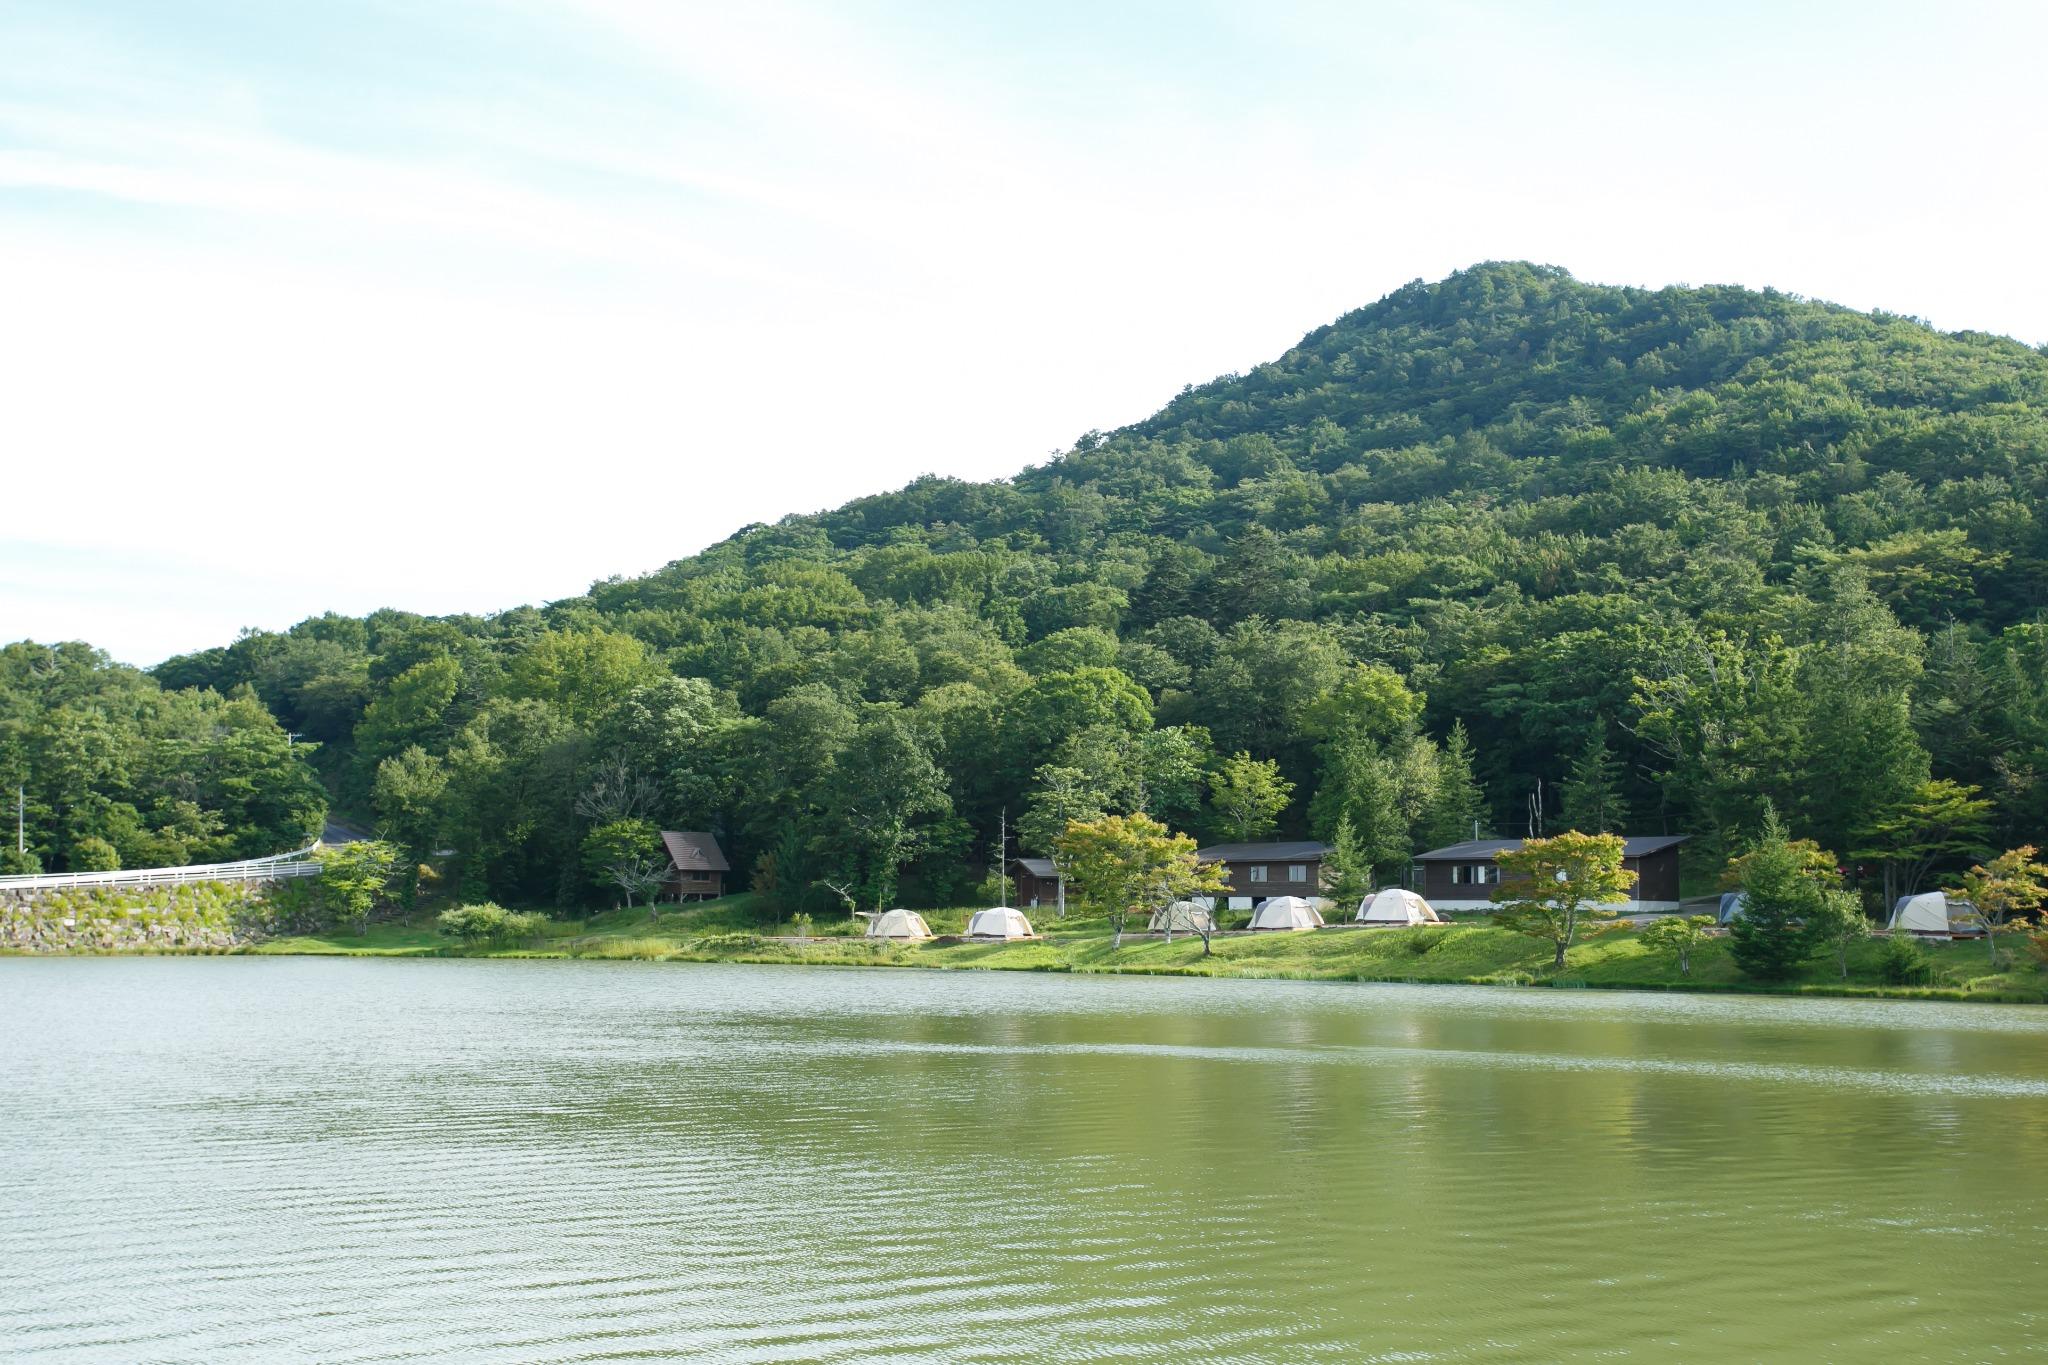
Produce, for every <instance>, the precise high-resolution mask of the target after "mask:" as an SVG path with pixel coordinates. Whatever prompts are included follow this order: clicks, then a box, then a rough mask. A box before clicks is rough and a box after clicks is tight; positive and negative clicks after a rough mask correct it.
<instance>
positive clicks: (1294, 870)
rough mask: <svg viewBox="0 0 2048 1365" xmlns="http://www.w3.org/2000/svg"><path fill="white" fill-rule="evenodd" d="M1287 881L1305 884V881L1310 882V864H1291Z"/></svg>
mask: <svg viewBox="0 0 2048 1365" xmlns="http://www.w3.org/2000/svg"><path fill="white" fill-rule="evenodd" d="M1287 880H1288V881H1290V882H1305V881H1307V880H1308V864H1307V863H1289V864H1288V865H1287Z"/></svg>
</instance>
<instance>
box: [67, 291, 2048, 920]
mask: <svg viewBox="0 0 2048 1365" xmlns="http://www.w3.org/2000/svg"><path fill="white" fill-rule="evenodd" d="M961 439H962V440H963V441H971V440H972V439H973V433H965V432H964V433H961ZM2044 493H2048V356H2044V355H2043V354H2042V353H2040V352H2037V351H2034V350H2031V349H2029V348H2027V347H2025V346H2022V345H2019V344H2018V343H2015V342H2012V341H2009V340H2004V339H2000V338H1996V337H1990V336H1983V335H1975V334H1956V335H1943V334H1939V333H1936V332H1935V331H1933V330H1931V329H1930V328H1928V327H1926V326H1925V325H1923V324H1921V323H1919V322H1916V321H1913V320H1910V319H1906V318H1901V317H1893V316H1888V315H1866V314H1860V313H1856V312H1852V311H1849V310H1847V309H1843V308H1838V307H1832V306H1829V305H1825V304H1819V303H1813V302H1809V301H1805V300H1802V299H1799V298H1796V297H1792V296H1788V295H1783V294H1777V293H1770V292H1766V293H1756V292H1751V291H1748V290H1742V289H1734V288H1705V289H1679V288H1673V289H1664V290H1656V291H1649V290H1639V289H1623V288H1608V287H1601V286H1595V285H1588V284H1582V283H1579V282H1578V281H1575V280H1573V279H1572V278H1571V277H1570V276H1569V275H1568V274H1566V273H1564V272H1563V271H1560V270H1555V269H1548V268H1543V267H1537V266H1531V265H1526V264H1492V265H1484V266H1479V267H1475V268H1473V269H1471V270H1468V271H1464V272H1461V273H1459V274H1457V275H1453V276H1452V277H1450V278H1449V279H1446V280H1444V281H1442V282H1440V283H1435V284H1424V283H1421V282H1417V283H1414V284H1411V285H1408V286H1407V287H1405V288H1403V289H1401V290H1399V291H1398V292H1396V293H1394V294H1392V295H1390V296H1388V297H1387V298H1385V299H1382V300H1381V301H1379V302H1378V303H1375V304H1373V305H1371V306H1370V307H1367V308H1363V309H1360V310H1358V311H1356V312H1353V313H1349V314H1347V315H1345V316H1344V317H1342V318H1340V319H1338V320H1337V321H1336V322H1334V323H1332V324H1330V325H1329V326H1326V327H1322V328H1319V329H1317V330H1316V331H1314V332H1312V333H1310V334H1309V335H1308V336H1307V337H1305V338H1303V340H1302V341H1301V343H1300V344H1299V345H1297V346H1295V347H1294V348H1293V349H1292V350H1290V351H1288V352H1287V353H1286V354H1285V355H1283V356H1281V357H1279V358H1278V359H1276V360H1274V361H1273V362H1271V363H1269V364H1265V365H1261V366H1259V367H1257V368H1256V369H1254V370H1252V371H1251V372H1250V373H1248V374H1243V375H1230V376H1225V377H1224V378H1221V379H1218V380H1215V381H1213V382H1211V383H1208V384H1205V385H1202V386H1200V387H1194V388H1189V389H1187V390H1185V391H1184V392H1182V393H1181V394H1180V395H1179V396H1178V397H1176V398H1175V399H1174V400H1173V401H1172V402H1170V403H1169V404H1167V406H1166V407H1165V408H1164V409H1163V410H1161V411H1160V412H1159V413H1158V414H1157V415H1156V416H1154V417H1152V418H1150V419H1148V420H1146V421H1144V422H1140V423H1138V424H1136V425H1134V426H1132V427H1129V428H1126V429H1124V430H1120V431H1116V432H1112V433H1108V434H1106V435H1105V434H1100V433H1090V434H1089V435H1087V436H1085V437H1083V438H1082V439H1081V440H1080V441H1078V442H1077V443H1076V445H1075V447H1074V448H1073V449H1072V450H1071V451H1069V452H1067V453H1066V454H1064V455H1063V456H1061V457H1059V458H1057V459H1054V460H1052V461H1050V462H1049V463H1047V464H1044V465H1042V466H1039V467H1036V468H1031V469H1027V470H1025V471H1024V472H1022V473H1020V474H1019V475H1017V476H1016V477H1015V478H1013V479H1010V480H1007V481H1002V482H995V483H965V482H960V481H956V480H949V479H940V478H926V479H921V480H919V481H917V482H916V483H913V484H912V485H910V486H909V487H907V488H905V489H902V490H901V491H899V492H894V493H888V494H883V495H879V496H876V497H870V498H864V499H861V500H859V501H856V502H853V503H850V504H848V505H847V506H845V507H842V508H839V509H838V510H836V511H831V512H826V513H823V514H819V515H812V516H793V517H789V518H787V519H785V520H783V521H781V522H779V523H776V524H774V525H756V526H750V527H747V528H745V529H744V530H742V531H740V532H739V533H737V534H735V535H734V536H732V537H731V538H730V539H729V540H727V541H725V542H723V543H721V544H719V545H716V546H714V547H712V548H711V549H709V550H706V551H705V552H703V553H702V554H698V555H694V556H692V557H689V558H686V559H682V560H678V561H676V562H675V563H672V564H670V565H669V566H668V567H667V568H665V569H663V570H661V571H659V572H657V573H654V574H651V575H649V576H647V577H644V578H638V579H631V580H616V579H615V580H611V581H607V582H604V583H600V584H598V585H596V586H595V587H593V588H592V589H591V591H590V592H589V593H587V594H585V595H584V596H581V597H577V598H573V599H569V600H566V601H562V602H557V603H554V604H552V605H550V606H548V607H545V608H540V609H536V608H530V607H528V608H520V609H517V610H514V611H509V612H506V613H504V614H502V615H499V616H495V617H491V618H488V619H480V618H449V619H437V620H428V619H422V618H420V617H416V616H410V615H406V614H404V613H398V612H380V613H377V614H374V615H372V616H370V617H368V618H366V619H363V620H352V619H343V618H336V617H323V618H319V619H316V620H310V621H306V622H304V623H302V624H301V625H299V626H297V627H294V628H293V629H292V630H290V631H288V632H286V633H284V634H262V633H259V634H251V635H248V636H245V637H244V638H243V639H241V640H238V641H236V642H235V643H233V644H232V645H228V646H225V647H223V648H220V649H214V650H209V651H206V652H204V653H202V654H198V655H191V656H186V657H183V658H179V659H174V660H171V661H170V662H168V663H166V664H164V665H162V666H161V667H160V668H158V669H157V670H155V675H156V677H157V679H158V680H159V681H160V682H161V683H162V684H163V686H164V687H166V688H172V689H179V688H210V689H213V690H214V691H215V692H218V693H221V694H222V695H227V694H229V693H231V692H232V691H233V690H234V689H235V688H237V687H240V686H242V685H245V684H246V685H248V686H249V687H251V688H253V690H254V693H255V695H256V696H258V697H260V698H261V699H262V701H263V702H264V703H265V704H266V705H267V706H268V707H269V708H270V710H271V711H272V712H273V713H274V714H275V716H276V717H277V719H278V720H279V722H280V723H281V724H282V725H283V726H285V727H286V728H288V729H290V730H293V731H298V732H301V733H303V734H306V735H308V736H311V737H312V738H314V739H316V740H318V741H320V742H321V748H320V749H319V751H318V753H317V754H316V755H315V759H314V761H315V762H316V763H318V764H319V765H320V767H321V770H322V772H323V774H324V776H325V777H326V779H327V781H328V782H329V784H330V787H331V789H332V790H333V792H334V793H335V795H336V797H337V799H338V801H339V803H340V804H341V805H342V806H343V807H344V808H346V809H350V810H355V811H360V812H364V813H366V814H370V815H373V816H374V817H375V818H376V819H377V820H378V821H379V822H380V823H381V824H382V825H383V826H384V827H385V828H386V829H387V830H388V831H389V832H390V833H392V834H393V835H394V836H395V837H397V838H398V839H400V840H401V841H403V842H405V843H406V844H408V845H410V846H411V847H412V848H414V849H415V850H418V851H425V850H428V849H431V848H435V847H442V846H446V847H452V848H454V849H456V850H457V851H458V852H459V854H460V863H461V866H462V867H463V869H464V875H465V877H466V878H467V879H468V880H469V881H470V882H471V883H472V884H473V887H474V889H475V890H477V891H488V892H490V893H491V894H493V895H495V896H497V897H499V898H501V899H505V900H508V901H517V902H524V903H544V902H557V901H561V900H564V899H575V898H583V897H588V896H592V895H598V894H602V893H601V892H599V891H597V890H596V889H595V888H594V887H593V885H592V883H591V880H590V878H589V876H588V874H587V871H586V868H587V865H588V859H587V858H586V847H585V846H586V843H587V840H588V836H589V835H590V833H591V831H592V829H593V826H597V825H609V826H617V825H619V822H620V821H626V822H627V824H625V825H624V826H623V828H625V829H627V830H629V831H630V830H632V829H636V828H641V827H643V826H644V825H645V824H652V825H657V826H666V827H669V828H679V827H680V828H706V829H712V830H715V831H717V832H719V833H720V835H721V836H722V837H723V838H724V839H725V840H726V841H727V843H728V847H729V850H730V851H731V852H732V854H733V856H734V862H735V864H736V865H737V866H740V867H743V868H749V869H751V868H754V867H756V864H757V861H758V863H759V870H760V873H761V875H763V876H765V877H768V878H771V879H773V881H775V882H777V883H779V884H780V885H781V886H782V887H783V888H785V889H787V890H794V889H797V888H804V887H812V888H815V886H816V885H817V884H818V883H820V882H826V881H829V882H838V883H840V884H842V885H852V886H858V887H859V888H860V892H859V894H860V896H861V898H862V899H863V900H864V901H866V902H870V903H872V902H873V901H874V900H876V899H877V898H886V897H888V896H889V895H890V894H891V892H892V888H893V884H894V882H895V880H896V876H897V872H898V869H899V868H901V869H903V872H904V885H903V888H902V895H903V897H904V898H905V899H907V900H910V901H913V902H915V901H916V900H918V899H920V898H922V899H926V900H937V899H944V898H947V897H951V896H956V895H959V894H961V893H962V892H963V891H964V890H965V887H964V885H963V883H964V882H966V881H971V880H973V879H976V878H978V877H979V876H980V875H981V872H982V871H983V870H984V869H985V868H986V866H987V865H988V861H989V856H990V846H991V844H992V841H993V839H994V836H995V833H996V830H997V827H998V821H999V817H1000V814H1001V813H1002V812H1005V811H1006V812H1007V813H1008V817H1009V821H1010V826H1011V829H1012V833H1013V835H1015V834H1016V833H1017V832H1018V831H1019V830H1020V829H1021V831H1022V835H1021V842H1022V844H1023V845H1024V846H1025V847H1026V848H1028V849H1030V850H1032V851H1038V849H1040V848H1042V847H1043V845H1044V843H1045V841H1046V839H1047V837H1048V831H1049V830H1051V829H1052V828H1055V827H1057V826H1058V825H1060V824H1062V823H1063V822H1064V819H1065V818H1066V817H1068V816H1070V815H1075V814H1087V813H1089V812H1093V811H1117V810H1129V809H1134V808H1144V809H1147V810H1149V811H1150V812H1151V813H1152V814H1154V815H1156V816H1158V817H1160V818H1161V819H1164V820H1166V821H1167V822H1168V823H1170V824H1172V825H1175V826H1177V827H1180V828H1184V829H1188V830H1190V831H1191V832H1194V833H1196V834H1198V835H1200V836H1204V837H1215V836H1221V835H1246V834H1251V835H1256V834H1258V833H1261V832H1263V831H1264V830H1266V829H1268V828H1276V827H1277V829H1278V830H1279V831H1280V832H1283V833H1297V832H1298V833H1313V834H1317V835H1322V836H1327V835H1329V834H1330V833H1331V832H1332V831H1333V830H1334V829H1335V827H1336V825H1337V823H1338V821H1339V820H1340V819H1342V820H1345V821H1348V823H1349V825H1350V826H1351V828H1352V830H1353V831H1354V832H1356V833H1357V834H1358V836H1359V837H1360V839H1361V840H1362V841H1363V843H1364V845H1365V847H1366V850H1367V853H1368V855H1369V856H1370V857H1371V858H1372V859H1373V861H1374V862H1375V864H1376V865H1377V867H1378V868H1379V869H1380V871H1381V875H1382V876H1383V877H1384V876H1388V875H1395V874H1397V873H1398V871H1399V865H1400V863H1401V862H1402V861H1403V860H1404V859H1405V856H1406V854H1407V853H1408V852H1409V851H1411V850H1412V849H1413V848H1415V847H1416V846H1418V845H1423V844H1430V843H1434V842H1437V841H1439V840H1446V841H1447V840H1449V839H1452V838H1454V837H1457V836H1459V835H1460V834H1469V832H1470V830H1471V827H1472V824H1473V822H1474V821H1475V820H1476V821H1479V822H1481V823H1483V824H1489V825H1492V826H1494V827H1496V828H1498V829H1499V830H1501V831H1502V832H1506V833H1522V832H1524V831H1525V830H1526V829H1527V828H1529V826H1530V823H1531V821H1532V819H1540V820H1541V822H1542V823H1543V825H1544V826H1545V827H1546V828H1550V829H1558V828H1563V827H1566V826H1567V825H1571V826H1576V827H1581V828H1590V827H1596V826H1598V827H1606V828H1626V829H1628V830H1630V831H1636V832H1658V831H1671V832H1689V833H1693V834H1695V835H1697V836H1700V837H1699V838H1698V839H1697V840H1696V841H1695V846H1696V850H1697V851H1696V854H1695V857H1696V859H1697V860H1698V861H1699V863H1700V864H1701V865H1703V866H1704V865H1705V864H1707V863H1709V862H1711V861H1712V860H1713V859H1714V858H1715V857H1716V856H1717V855H1718V854H1720V853H1721V852H1723V851H1725V850H1726V849H1727V848H1729V847H1731V846H1732V845H1733V844H1734V843H1735V842H1736V841H1737V840H1738V839H1739V838H1740V837H1741V835H1742V834H1743V832H1744V831H1747V830H1750V829H1752V828H1754V826H1755V825H1756V824H1757V822H1758V821H1759V819H1760V818H1761V815H1762V812H1763V809H1764V806H1765V803H1766V802H1769V803H1771V804H1772V805H1774V806H1775V807H1776V809H1777V810H1778V811H1779V812H1780V813H1781V814H1782V815H1783V816H1784V818H1785V820H1786V822H1787V823H1788V824H1789V825H1790V827H1791V828H1792V830H1793V832H1794V833H1795V834H1799V835H1804V836H1808V837H1811V838H1814V839H1817V840H1818V841H1820V843H1821V844H1822V845H1823V846H1824V847H1826V848H1828V849H1831V850H1834V851H1836V852H1837V853H1839V854H1841V855H1842V856H1844V857H1845V858H1847V857H1851V856H1868V857H1873V858H1874V857H1876V856H1877V855H1878V854H1880V853H1885V852H1888V851H1889V852H1892V853H1894V854H1895V855H1896V856H1900V857H1903V856H1905V855H1904V853H1903V852H1900V851H1899V849H1900V848H1902V847H1903V845H1902V844H1901V842H1900V841H1902V840H1907V839H1908V838H1909V836H1910V837H1913V838H1920V839H1921V841H1922V842H1923V843H1924V842H1925V841H1926V839H1928V838H1936V839H1937V842H1939V839H1940V838H1942V837H1947V834H1944V831H1947V826H1946V825H1943V824H1942V822H1943V821H1945V820H1946V821H1949V822H1951V823H1955V822H1960V823H1959V824H1957V825H1956V830H1954V831H1948V833H1949V834H1953V835H1954V837H1953V838H1949V839H1948V842H1949V843H1950V844H1952V845H1954V847H1952V848H1950V849H1949V850H1948V852H1947V853H1946V854H1942V855H1940V856H1938V857H1937V858H1936V859H1935V862H1936V863H1937V864H1939V863H1940V862H1941V858H1943V857H1946V858H1947V859H1948V861H1949V862H1950V863H1954V862H1955V860H1956V859H1957V858H1958V857H1962V856H1963V855H1962V854H1961V853H1960V852H1959V850H1961V849H1962V848H1964V847H1966V846H1969V847H1974V846H1975V843H1973V841H1975V842H1977V843H1980V842H1985V841H1997V840H2002V841H2003V843H2001V844H2000V846H2001V847H2002V846H2004V843H2011V842H2017V841H2019V840H2020V839H2021V838H2022V837H2026V838H2035V837H2038V836H2039V834H2040V833H2041V832H2042V830H2043V826H2044V817H2048V786H2044V784H2043V783H2042V782H2041V781H2040V780H2038V775H2039V774H2041V773H2042V772H2044V771H2048V682H2044V664H2048V625H2044V623H2043V616H2042V611H2043V607H2044V605H2048V525H2044V524H2043V522H2042V520H2041V517H2040V515H2039V513H2038V509H2040V508H2041V507H2042V506H2043V505H2044ZM1240 754H1242V755H1244V756H1245V757H1244V759H1243V760H1242V761H1235V762H1234V761H1231V760H1232V759H1233V756H1236V755H1240ZM1946 782H1952V783H1956V784H1961V786H1962V787H1964V788H1971V787H1973V788H1977V789H1979V791H1978V792H1977V793H1974V794H1973V793H1970V792H1967V791H1962V790H1959V789H1957V788H1955V787H1950V786H1945V785H1943V783H1946ZM1539 793H1540V795H1539ZM579 797H582V798H584V799H583V801H582V810H581V811H580V812H579V809H578V806H579ZM593 797H594V798H595V799H593ZM1537 800H1540V803H1541V805H1540V809H1539V810H1537V811H1532V809H1531V807H1532V802H1533V801H1537ZM1974 802H1989V803H1990V804H1989V806H1988V807H1987V806H1981V805H1976V804H1972V803H1974ZM1276 803H1278V808H1277V810H1276V809H1275V806H1276ZM1268 812H1272V813H1271V814H1270V815H1269V814H1268ZM1916 821H1917V822H1918V824H1917V825H1916V824H1915V822H1916ZM636 822H638V823H636ZM1937 826H1939V828H1936V827H1937ZM1902 831H1903V832H1902ZM1916 831H1917V832H1916ZM1930 831H1931V832H1930ZM614 832H616V831H614ZM1887 840H1889V841H1891V842H1890V843H1887V842H1886V841H1887ZM44 846H45V847H46V848H50V849H51V850H52V852H53V854H54V855H55V856H56V857H57V858H58V859H59V860H60V861H61V859H62V858H63V857H64V856H65V855H64V853H63V852H62V850H61V849H59V848H56V847H55V846H53V845H51V844H49V843H48V842H47V841H46V842H45V844H44ZM1895 846H1897V847H1895ZM1936 870H1939V866H1937V869H1936Z"/></svg>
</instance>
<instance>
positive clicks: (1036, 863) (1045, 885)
mask: <svg viewBox="0 0 2048 1365" xmlns="http://www.w3.org/2000/svg"><path fill="white" fill-rule="evenodd" d="M1010 884H1011V885H1012V886H1013V887H1015V888H1016V889H1015V890H1014V891H1012V892H1011V893H1010V900H1011V902H1012V903H1013V904H1016V905H1021V906H1024V907H1026V908H1027V909H1028V908H1030V907H1032V906H1038V905H1058V904H1059V903H1060V874H1059V870H1058V869H1057V868H1055V867H1054V866H1053V865H1052V859H1050V858H1012V859H1010Z"/></svg>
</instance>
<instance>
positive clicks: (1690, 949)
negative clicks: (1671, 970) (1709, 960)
mask: <svg viewBox="0 0 2048 1365" xmlns="http://www.w3.org/2000/svg"><path fill="white" fill-rule="evenodd" d="M1713 925H1714V917H1713V916H1712V915H1659V916H1658V917H1657V918H1656V919H1654V920H1652V921H1650V923H1649V924H1648V925H1647V926H1646V927H1645V928H1644V929H1643V932H1642V933H1641V934H1639V935H1638V936H1637V937H1638V938H1639V939H1640V941H1641V942H1642V945H1643V946H1644V947H1645V948H1649V949H1651V950H1653V951H1656V952H1669V953H1672V954H1675V955H1676V956H1677V958H1678V974H1679V975H1680V976H1691V975H1692V955H1693V954H1694V953H1695V952H1698V951H1699V949H1700V946H1701V945H1702V944H1704V943H1705V942H1706V941H1707V930H1708V929H1711V928H1712V927H1713Z"/></svg>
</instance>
